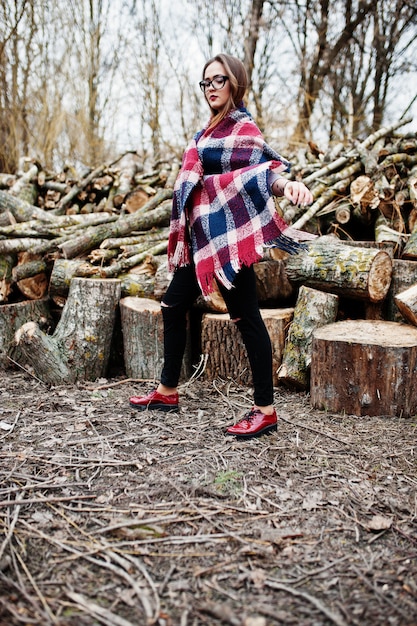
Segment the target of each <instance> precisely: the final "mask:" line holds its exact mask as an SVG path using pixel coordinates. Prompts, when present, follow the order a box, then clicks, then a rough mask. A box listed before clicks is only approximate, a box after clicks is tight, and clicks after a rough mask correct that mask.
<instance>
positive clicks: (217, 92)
mask: <svg viewBox="0 0 417 626" xmlns="http://www.w3.org/2000/svg"><path fill="white" fill-rule="evenodd" d="M216 76H226V70H225V69H224V66H223V64H222V63H219V62H218V61H214V62H213V63H210V65H208V66H207V67H206V70H205V72H204V80H213V79H214V78H215V77H216ZM204 95H205V97H206V100H207V102H208V103H209V105H210V106H211V108H212V109H215V110H216V111H221V110H222V109H223V107H224V106H226V104H227V103H228V101H229V97H230V81H229V80H226V81H225V83H224V85H223V87H220V89H216V88H215V87H214V86H213V85H212V84H211V85H210V86H209V87H206V89H205V91H204Z"/></svg>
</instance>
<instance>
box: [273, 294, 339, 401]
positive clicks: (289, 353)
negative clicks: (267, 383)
mask: <svg viewBox="0 0 417 626" xmlns="http://www.w3.org/2000/svg"><path fill="white" fill-rule="evenodd" d="M338 303H339V298H338V296H336V295H334V294H331V293H324V292H323V291H317V290H316V289H311V288H310V287H305V286H302V287H301V288H300V291H299V294H298V298H297V302H296V305H295V309H294V317H293V320H292V322H291V324H290V327H289V330H288V335H287V339H286V342H285V347H284V352H283V355H282V364H281V367H280V368H279V370H278V381H279V382H280V383H282V384H284V385H287V386H289V387H296V388H297V389H308V386H309V382H310V364H311V345H312V341H313V332H314V330H316V329H317V328H319V327H320V326H324V325H325V324H330V323H331V322H334V321H335V320H336V316H337V309H338Z"/></svg>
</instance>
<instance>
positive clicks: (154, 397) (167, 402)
mask: <svg viewBox="0 0 417 626" xmlns="http://www.w3.org/2000/svg"><path fill="white" fill-rule="evenodd" d="M129 403H130V406H133V407H134V408H135V409H139V411H146V409H149V410H150V411H152V410H154V409H155V410H158V411H165V412H168V411H178V394H177V393H172V394H171V395H169V396H164V395H162V393H158V392H157V391H156V389H154V391H151V392H150V393H148V395H147V396H132V397H131V398H129Z"/></svg>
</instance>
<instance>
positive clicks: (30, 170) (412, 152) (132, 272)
mask: <svg viewBox="0 0 417 626" xmlns="http://www.w3.org/2000/svg"><path fill="white" fill-rule="evenodd" d="M408 121H410V120H402V121H401V122H398V123H397V124H394V125H392V126H391V127H389V128H382V129H380V130H379V131H377V132H375V133H373V134H372V135H370V136H369V137H367V138H366V139H365V140H364V141H362V142H361V143H356V144H355V145H351V146H345V145H340V146H335V147H333V148H332V149H331V150H329V152H328V153H326V154H324V153H323V152H321V151H320V150H319V149H318V148H317V146H314V145H313V144H309V150H308V151H307V152H305V153H304V154H303V155H301V156H298V157H297V162H296V163H295V164H294V165H293V170H292V173H291V176H292V177H293V178H296V179H298V180H303V181H304V182H305V183H306V184H307V185H308V186H309V188H310V189H311V190H312V193H313V196H314V203H313V204H312V205H311V206H310V207H308V208H307V209H305V208H300V207H294V206H292V205H290V204H289V203H288V202H287V201H286V200H283V199H280V200H277V209H278V210H279V211H280V212H281V213H282V215H283V216H284V218H285V219H286V221H287V222H288V223H291V224H292V225H293V226H294V227H296V228H301V229H305V230H309V231H310V232H313V233H315V234H318V235H319V236H320V237H319V240H317V241H316V242H314V243H313V244H311V245H309V251H308V254H307V255H303V258H304V261H305V260H306V259H307V258H308V260H309V264H308V267H307V266H306V263H305V262H304V261H303V260H302V259H301V255H299V257H298V258H297V257H289V258H287V257H286V255H283V254H282V253H281V252H279V251H275V250H266V252H265V257H264V260H263V261H262V262H260V263H259V264H257V266H256V272H257V279H258V291H259V297H260V302H261V304H262V303H264V304H265V305H266V306H268V307H274V306H282V305H283V306H294V305H295V304H296V298H297V295H298V288H299V287H300V285H306V286H307V287H309V288H312V289H320V290H322V291H323V292H328V293H334V294H337V295H338V296H339V297H340V298H342V299H347V300H349V299H353V300H359V301H362V303H363V302H365V309H366V315H364V317H374V318H376V319H390V320H394V319H395V316H398V315H400V313H399V311H398V306H397V303H398V302H401V305H402V310H403V311H404V310H405V309H406V307H408V310H410V309H411V311H410V312H409V314H408V316H407V321H410V322H411V323H413V322H412V319H413V315H415V316H417V312H416V311H415V309H416V308H417V305H416V306H414V301H415V296H414V293H413V298H408V301H407V302H404V298H400V299H399V300H398V299H396V298H397V297H398V294H400V293H401V292H402V291H404V290H405V289H406V288H407V289H408V288H411V287H413V286H414V284H417V135H416V134H415V133H413V134H411V133H410V134H399V133H398V128H400V127H401V126H402V125H404V124H406V123H407V122H408ZM178 170H179V163H178V162H176V161H173V162H169V163H168V162H167V163H159V164H158V165H157V166H156V167H155V168H154V170H153V171H150V172H145V171H144V170H143V166H142V163H141V162H140V159H139V157H138V156H137V155H136V154H135V153H128V154H125V155H123V156H122V157H121V158H120V159H119V160H118V161H116V162H114V163H111V164H109V165H102V166H100V167H98V168H96V169H94V170H91V171H85V172H81V173H80V172H76V171H75V169H74V168H72V167H68V168H65V170H64V171H63V172H62V173H60V174H55V173H54V174H52V173H48V172H46V171H45V170H44V169H43V168H42V167H41V165H40V164H39V163H36V162H34V161H33V160H29V159H27V160H24V161H22V164H21V167H20V170H19V172H18V173H17V174H15V175H10V174H0V305H3V307H1V306H0V309H2V308H4V311H6V307H9V309H8V311H9V313H8V315H9V316H11V314H10V307H13V306H15V305H19V306H20V305H22V304H23V303H28V302H31V301H42V302H44V301H45V299H49V301H50V302H51V303H52V304H54V305H55V306H56V309H57V311H58V313H57V315H58V316H59V315H60V313H59V311H60V310H62V307H64V305H65V304H66V302H67V299H68V294H69V289H70V284H71V281H72V279H73V278H85V279H91V278H95V279H99V280H100V282H102V281H104V280H105V279H118V280H119V281H120V297H121V298H126V297H130V296H139V297H142V298H151V299H155V300H156V301H159V300H160V299H161V298H162V296H163V293H164V291H165V289H166V286H167V280H168V278H167V275H166V250H167V241H168V227H169V218H170V212H171V201H172V195H173V186H174V182H175V179H176V176H177V174H178ZM324 235H326V237H323V236H324ZM329 235H330V236H331V238H332V239H331V240H330V239H329V237H328V236H329ZM341 242H343V244H344V245H343V246H342V248H343V254H342V252H341V251H342V248H340V247H338V245H339V244H340V243H341ZM320 246H321V248H320ZM348 246H351V247H352V248H353V250H352V253H351V254H349V253H347V252H346V250H345V248H347V247H348ZM358 248H360V249H361V251H360V252H358ZM367 248H368V249H369V250H368V251H367V252H365V251H364V250H366V249H367ZM372 248H373V250H372ZM386 248H388V251H385V252H383V253H382V252H381V250H385V249H386ZM324 251H325V252H324ZM342 257H343V263H342V264H341V259H342ZM335 258H337V259H338V263H339V265H338V266H337V267H336V264H335V263H334V259H335ZM347 258H349V260H348V261H347ZM387 259H388V260H387ZM413 261H415V262H413ZM346 264H347V266H348V268H349V269H348V270H346V267H345V266H346ZM342 265H343V267H344V268H345V270H344V273H343V272H342V274H340V267H341V266H342ZM410 268H411V269H410ZM338 272H339V274H338ZM390 290H391V291H392V290H394V291H392V293H391V291H390ZM387 303H388V305H387ZM197 305H198V306H200V307H202V308H203V309H208V310H210V311H212V312H213V311H214V312H220V313H221V312H224V311H225V308H224V303H223V302H222V299H221V298H219V297H218V296H215V297H214V298H213V299H212V301H211V302H210V303H202V302H200V303H197ZM320 306H321V305H320ZM390 306H391V310H389V307H390ZM384 307H385V308H384ZM21 308H22V307H21V306H20V310H19V320H20V321H21V322H22V324H24V323H25V322H26V321H30V320H31V317H30V315H32V314H33V307H29V306H28V314H27V319H25V314H24V313H23V314H22V311H21ZM0 314H1V311H0ZM339 315H341V313H340V309H339ZM0 316H1V315H0ZM4 317H5V315H3V318H4ZM43 317H44V318H45V315H44V316H43ZM400 317H401V320H402V321H405V318H404V317H403V316H400ZM2 323H3V325H4V319H3V321H2ZM48 323H49V322H48ZM315 323H316V322H314V323H313V326H314V324H315ZM15 330H16V328H15V327H14V326H13V332H14V331H15ZM9 334H10V333H9ZM308 342H309V345H310V344H311V335H310V336H309V337H308ZM0 347H1V346H0ZM5 350H6V348H4V349H3V352H4V351H5ZM66 365H67V364H66ZM286 368H287V370H288V363H287V364H286ZM284 369H285V368H284Z"/></svg>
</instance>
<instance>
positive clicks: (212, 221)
mask: <svg viewBox="0 0 417 626" xmlns="http://www.w3.org/2000/svg"><path fill="white" fill-rule="evenodd" d="M270 170H272V171H274V172H277V173H279V172H283V171H288V170H289V163H288V161H286V160H285V159H284V158H283V157H282V156H280V155H279V154H278V153H277V152H275V151H274V150H273V149H272V148H271V147H270V146H268V144H266V143H265V141H264V139H263V136H262V134H261V132H260V130H259V129H258V127H257V126H256V124H255V123H254V121H253V120H252V118H251V117H250V115H249V113H248V112H247V111H246V110H245V109H235V110H234V111H232V112H231V113H229V115H228V116H227V117H226V118H225V119H224V120H222V121H221V122H220V123H219V124H218V125H217V126H216V127H215V128H213V129H211V130H209V131H201V132H200V133H198V134H197V135H196V136H195V137H194V139H193V140H192V142H191V143H190V145H189V146H188V148H187V149H186V151H185V153H184V157H183V162H182V167H181V171H180V173H179V175H178V178H177V181H176V184H175V188H174V199H173V206H172V216H171V228H170V237H169V245H168V262H169V268H170V270H171V271H173V270H174V269H175V268H176V267H181V266H183V265H188V264H190V263H191V261H193V262H194V264H195V270H196V275H197V280H198V283H199V285H200V288H201V291H202V293H203V295H205V296H207V295H208V294H209V293H210V292H211V291H213V281H214V279H218V280H219V281H220V282H221V283H222V284H223V285H225V286H226V287H227V288H230V287H231V286H232V283H233V280H234V278H235V276H236V274H237V272H238V271H239V269H240V268H241V267H242V265H248V266H249V265H252V264H253V263H255V262H256V261H259V260H260V259H261V258H262V253H263V247H264V245H265V244H268V243H270V242H274V245H275V246H277V247H283V248H284V249H286V250H288V251H295V249H296V248H297V243H296V242H295V241H293V240H291V239H289V238H288V237H286V236H285V235H284V236H283V232H284V231H285V230H286V229H287V228H288V225H287V224H286V223H285V222H284V220H283V219H282V218H281V217H280V216H279V215H278V213H277V211H276V207H275V202H274V199H273V196H272V194H271V190H270V186H269V181H268V176H269V171H270ZM289 232H290V230H289Z"/></svg>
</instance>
